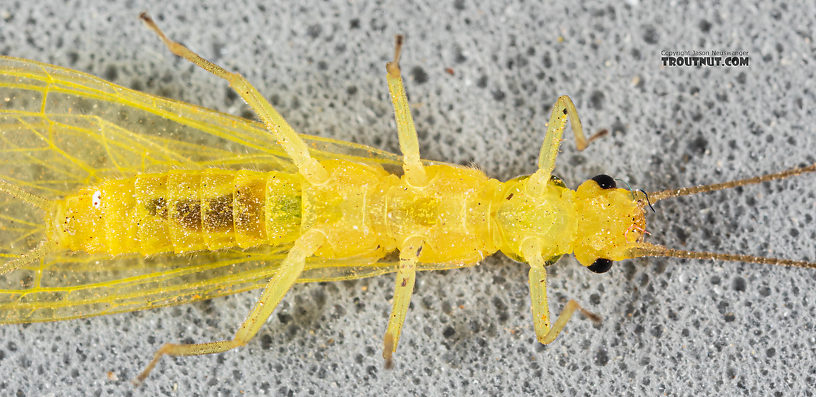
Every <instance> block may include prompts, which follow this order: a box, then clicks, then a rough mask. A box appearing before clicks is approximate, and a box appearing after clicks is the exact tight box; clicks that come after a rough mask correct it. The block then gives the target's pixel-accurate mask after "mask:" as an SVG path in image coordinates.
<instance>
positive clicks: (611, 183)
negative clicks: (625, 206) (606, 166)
mask: <svg viewBox="0 0 816 397" xmlns="http://www.w3.org/2000/svg"><path fill="white" fill-rule="evenodd" d="M592 180H593V181H595V183H597V184H598V186H600V187H601V189H614V188H615V186H616V185H615V180H614V179H612V177H611V176H609V175H606V174H601V175H598V176H596V177H594V178H592Z"/></svg>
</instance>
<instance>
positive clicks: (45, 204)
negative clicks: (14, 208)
mask: <svg viewBox="0 0 816 397" xmlns="http://www.w3.org/2000/svg"><path fill="white" fill-rule="evenodd" d="M0 191H2V192H5V193H6V194H8V195H9V196H11V197H14V198H17V199H20V201H22V202H24V203H26V204H28V205H30V206H32V207H36V208H39V209H41V210H43V211H50V210H51V208H52V207H53V202H52V201H51V200H48V199H46V198H43V197H40V196H38V195H36V194H34V193H31V192H27V191H25V190H23V189H21V188H20V187H19V186H17V185H15V184H13V183H11V182H9V181H7V180H5V179H2V178H0Z"/></svg>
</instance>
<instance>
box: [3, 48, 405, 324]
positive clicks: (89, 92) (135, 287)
mask: <svg viewBox="0 0 816 397" xmlns="http://www.w3.org/2000/svg"><path fill="white" fill-rule="evenodd" d="M303 137H304V139H305V140H306V141H307V143H308V144H309V145H310V146H311V147H312V149H313V150H312V153H313V155H314V156H315V157H317V158H318V159H328V158H347V159H353V160H355V161H360V162H374V163H380V164H382V165H383V166H384V167H386V168H387V169H392V170H393V169H396V168H399V167H400V161H401V158H400V157H399V156H397V155H394V154H391V153H387V152H384V151H381V150H377V149H374V148H370V147H367V146H363V145H357V144H351V143H346V142H340V141H335V140H331V139H324V138H318V137H311V136H306V135H304V136H303ZM208 167H217V168H225V169H254V170H260V171H271V170H279V171H288V172H295V168H294V166H293V164H292V163H291V161H289V159H288V158H287V157H286V155H285V153H284V152H283V150H282V149H281V148H280V146H279V145H277V144H276V143H275V141H274V139H273V138H272V136H271V135H270V134H269V133H268V132H267V131H266V130H264V128H263V126H262V125H260V124H258V123H255V122H252V121H249V120H245V119H241V118H237V117H233V116H229V115H225V114H221V113H218V112H215V111H212V110H208V109H204V108H201V107H197V106H193V105H189V104H186V103H181V102H177V101H173V100H168V99H164V98H159V97H155V96H152V95H148V94H144V93H139V92H136V91H133V90H130V89H127V88H124V87H120V86H116V85H114V84H110V83H108V82H105V81H103V80H100V79H98V78H95V77H93V76H90V75H87V74H83V73H79V72H75V71H71V70H68V69H63V68H59V67H54V66H50V65H46V64H41V63H37V62H33V61H27V60H21V59H15V58H6V57H0V177H1V178H3V179H5V180H6V181H8V182H10V183H12V184H15V185H17V186H19V187H21V188H23V189H24V190H26V191H29V192H31V193H34V194H37V195H39V196H42V197H45V198H48V199H53V198H57V197H62V196H64V195H66V194H68V193H69V192H72V191H74V190H76V189H77V188H79V187H80V186H85V185H91V184H94V183H96V182H98V181H99V180H100V179H103V178H119V177H127V176H132V175H135V174H137V173H145V172H165V171H167V170H169V169H202V168H208ZM45 221H46V220H45V219H44V214H42V213H41V211H39V210H37V209H34V208H31V207H30V206H27V205H25V204H24V203H22V202H20V201H19V200H17V199H14V198H12V197H9V196H8V195H6V194H0V259H2V260H8V259H9V258H14V257H16V256H18V255H19V254H20V253H23V252H26V251H29V250H31V249H32V248H34V247H35V246H36V245H37V244H38V243H39V242H40V241H42V240H43V238H44V230H45ZM288 248H289V247H286V246H282V247H274V248H267V249H264V250H254V251H243V250H228V251H218V252H209V253H199V254H195V255H182V256H179V255H163V256H156V257H150V258H140V257H121V258H115V259H109V258H101V257H90V256H88V255H76V256H70V255H62V256H60V255H52V256H50V257H48V258H47V259H46V260H44V261H41V262H40V263H36V264H32V265H31V266H29V267H27V268H24V269H20V270H18V271H15V272H12V273H10V274H7V275H5V276H0V322H31V321H49V320H61V319H68V318H77V317H86V316H92V315H99V314H107V313H114V312H123V311H131V310H139V309H145V308H151V307H156V306H164V305H170V304H179V303H184V302H189V301H192V300H197V299H207V298H211V297H214V296H220V295H226V294H231V293H235V292H238V291H243V290H248V289H252V288H257V287H259V286H262V285H263V284H264V283H265V282H266V280H268V279H269V278H270V277H271V275H272V274H274V272H275V271H276V266H277V263H278V261H279V260H280V259H281V258H282V257H283V255H285V253H286V251H287V250H288ZM377 260H378V259H377V258H355V259H351V260H346V261H325V260H319V259H313V260H310V262H309V264H308V265H307V270H306V272H305V273H304V275H303V278H302V280H301V281H316V280H338V279H352V278H360V277H368V276H373V275H377V274H382V273H385V272H389V271H392V269H393V262H392V261H387V260H386V261H383V262H382V263H376V262H377Z"/></svg>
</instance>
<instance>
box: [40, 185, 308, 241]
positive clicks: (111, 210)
mask: <svg viewBox="0 0 816 397" xmlns="http://www.w3.org/2000/svg"><path fill="white" fill-rule="evenodd" d="M300 185H301V183H300V179H299V177H298V176H295V175H292V174H286V173H279V172H256V171H228V170H218V169H208V170H204V171H172V172H167V173H161V174H143V175H139V176H137V177H135V178H130V179H109V180H105V181H103V182H102V183H101V184H100V185H99V186H98V187H89V188H84V189H81V190H80V191H79V192H78V193H77V194H75V195H71V196H68V197H66V198H64V199H63V200H61V201H60V202H59V203H58V205H57V213H56V215H55V220H56V222H55V224H54V226H55V228H54V229H55V230H56V233H51V235H52V238H54V239H55V240H56V241H57V243H58V245H59V246H60V247H61V248H65V249H67V250H71V251H84V252H88V253H109V254H112V255H119V254H125V253H140V254H142V255H153V254H158V253H163V252H175V253H182V252H191V251H201V250H218V249H223V248H229V247H240V248H249V247H254V246H258V245H262V244H272V245H278V244H283V243H287V242H290V241H294V239H295V238H296V237H297V235H298V233H299V231H300V218H301V208H300V196H301V193H300V191H301V186H300Z"/></svg>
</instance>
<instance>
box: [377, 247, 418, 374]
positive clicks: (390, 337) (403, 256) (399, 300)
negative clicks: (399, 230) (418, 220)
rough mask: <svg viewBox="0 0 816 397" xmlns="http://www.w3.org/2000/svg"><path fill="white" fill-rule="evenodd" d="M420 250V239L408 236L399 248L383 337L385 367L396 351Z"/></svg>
mask: <svg viewBox="0 0 816 397" xmlns="http://www.w3.org/2000/svg"><path fill="white" fill-rule="evenodd" d="M420 251H422V239H421V238H419V237H409V238H408V239H407V240H406V241H405V242H404V243H403V245H402V247H401V248H400V264H399V269H398V270H397V276H396V281H395V283H394V306H393V307H392V308H391V317H390V318H389V319H388V328H387V329H386V330H385V337H384V339H383V358H384V359H385V367H386V368H391V355H392V354H393V353H394V352H395V351H397V343H399V338H400V333H401V332H402V324H403V323H404V322H405V314H406V313H407V312H408V305H409V304H410V303H411V294H413V293H414V281H415V280H416V264H417V259H418V258H419V253H420Z"/></svg>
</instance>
